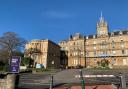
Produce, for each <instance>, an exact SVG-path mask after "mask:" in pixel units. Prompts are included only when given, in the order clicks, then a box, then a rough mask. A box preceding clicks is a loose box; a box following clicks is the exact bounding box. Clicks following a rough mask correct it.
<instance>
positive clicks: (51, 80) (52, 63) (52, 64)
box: [49, 61, 54, 89]
mask: <svg viewBox="0 0 128 89" xmlns="http://www.w3.org/2000/svg"><path fill="white" fill-rule="evenodd" d="M52 66H53V69H54V61H52V62H51V76H50V88H49V89H52V87H53V75H52Z"/></svg>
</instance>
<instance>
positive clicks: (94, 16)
mask: <svg viewBox="0 0 128 89" xmlns="http://www.w3.org/2000/svg"><path fill="white" fill-rule="evenodd" d="M127 4H128V0H0V36H1V35H2V34H3V33H5V32H8V31H10V32H15V33H17V34H18V35H19V36H20V37H22V38H24V39H26V40H28V41H30V40H32V39H49V40H52V41H54V42H56V43H58V42H60V41H61V40H66V39H68V38H69V36H70V35H71V34H75V33H78V32H79V33H81V34H82V35H91V34H96V23H97V22H98V20H99V18H100V15H101V12H102V13H103V17H104V18H105V20H106V21H107V22H108V25H109V31H110V32H111V31H115V30H120V29H121V30H123V29H126V28H128V5H127Z"/></svg>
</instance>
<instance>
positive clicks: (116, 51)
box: [59, 16, 128, 67]
mask: <svg viewBox="0 0 128 89" xmlns="http://www.w3.org/2000/svg"><path fill="white" fill-rule="evenodd" d="M96 30H97V34H94V35H88V36H82V35H80V34H79V33H76V34H75V35H74V36H70V38H69V39H68V40H65V41H61V42H60V43H59V45H60V46H61V50H63V51H66V52H67V60H68V63H67V66H77V65H81V66H92V67H95V66H98V65H99V64H98V63H99V62H101V61H102V60H107V61H108V62H109V66H128V30H127V29H121V30H118V31H113V32H109V28H108V24H107V22H106V21H105V20H104V18H103V17H102V16H101V17H100V20H99V21H98V23H97V26H96ZM63 59H64V58H63Z"/></svg>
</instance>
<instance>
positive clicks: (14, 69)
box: [9, 56, 21, 73]
mask: <svg viewBox="0 0 128 89" xmlns="http://www.w3.org/2000/svg"><path fill="white" fill-rule="evenodd" d="M20 61H21V57H20V56H13V57H12V58H11V59H10V65H9V73H19V69H20Z"/></svg>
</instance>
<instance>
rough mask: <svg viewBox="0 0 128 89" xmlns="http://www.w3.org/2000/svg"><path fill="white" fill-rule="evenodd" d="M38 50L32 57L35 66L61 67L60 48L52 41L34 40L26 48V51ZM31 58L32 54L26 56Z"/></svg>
mask: <svg viewBox="0 0 128 89" xmlns="http://www.w3.org/2000/svg"><path fill="white" fill-rule="evenodd" d="M29 49H36V50H37V52H35V53H33V54H32V55H31V58H32V59H34V63H35V64H42V65H43V66H44V67H45V68H51V67H54V68H57V67H59V66H60V46H58V45H57V44H55V43H54V42H52V41H50V40H32V41H31V42H29V43H28V44H26V46H25V50H26V51H27V50H29ZM26 56H30V54H26Z"/></svg>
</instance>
